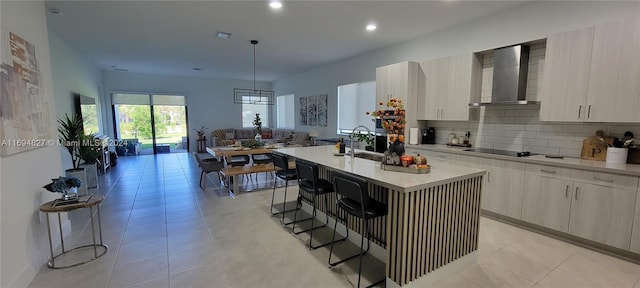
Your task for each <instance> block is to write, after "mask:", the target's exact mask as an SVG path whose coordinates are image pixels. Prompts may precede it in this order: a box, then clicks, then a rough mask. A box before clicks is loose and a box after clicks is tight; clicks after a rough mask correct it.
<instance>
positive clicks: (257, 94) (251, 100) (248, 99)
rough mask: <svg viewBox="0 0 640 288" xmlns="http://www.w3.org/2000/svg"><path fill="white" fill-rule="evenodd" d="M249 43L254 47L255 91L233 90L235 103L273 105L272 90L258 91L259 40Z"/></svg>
mask: <svg viewBox="0 0 640 288" xmlns="http://www.w3.org/2000/svg"><path fill="white" fill-rule="evenodd" d="M249 42H250V43H251V45H253V89H245V88H233V102H234V103H236V104H258V105H273V104H274V101H273V99H274V95H275V93H274V92H273V91H272V90H260V89H256V45H258V40H251V41H249Z"/></svg>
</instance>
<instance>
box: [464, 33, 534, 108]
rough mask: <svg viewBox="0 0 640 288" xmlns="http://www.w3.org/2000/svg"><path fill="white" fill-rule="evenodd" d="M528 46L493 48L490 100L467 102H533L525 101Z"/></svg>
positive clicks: (474, 104)
mask: <svg viewBox="0 0 640 288" xmlns="http://www.w3.org/2000/svg"><path fill="white" fill-rule="evenodd" d="M528 72H529V46H525V45H516V46H510V47H505V48H499V49H496V50H495V54H494V60H493V85H492V89H491V102H479V103H469V106H471V107H479V106H489V105H522V104H535V103H538V102H536V101H527V100H526V99H525V97H526V90H527V74H528Z"/></svg>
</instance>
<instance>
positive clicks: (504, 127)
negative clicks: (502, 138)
mask: <svg viewBox="0 0 640 288" xmlns="http://www.w3.org/2000/svg"><path fill="white" fill-rule="evenodd" d="M504 118H509V117H504ZM496 129H497V130H524V124H496Z"/></svg>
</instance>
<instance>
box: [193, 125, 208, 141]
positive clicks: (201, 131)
mask: <svg viewBox="0 0 640 288" xmlns="http://www.w3.org/2000/svg"><path fill="white" fill-rule="evenodd" d="M208 129H209V128H207V127H204V126H202V127H200V129H197V130H196V129H193V130H194V131H196V133H198V139H200V140H203V139H205V134H204V133H205V132H206V131H207V130H208Z"/></svg>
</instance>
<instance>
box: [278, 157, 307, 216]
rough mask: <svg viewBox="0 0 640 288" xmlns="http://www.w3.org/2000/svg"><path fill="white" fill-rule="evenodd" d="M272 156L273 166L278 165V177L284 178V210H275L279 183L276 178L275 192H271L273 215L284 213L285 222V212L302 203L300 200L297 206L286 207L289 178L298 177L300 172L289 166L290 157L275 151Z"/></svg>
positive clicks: (294, 178) (298, 206) (297, 206)
mask: <svg viewBox="0 0 640 288" xmlns="http://www.w3.org/2000/svg"><path fill="white" fill-rule="evenodd" d="M271 158H272V160H273V166H275V167H276V177H278V178H280V179H282V180H284V201H283V202H282V211H279V212H273V199H274V197H275V195H276V184H277V181H275V179H274V181H273V192H272V193H271V215H278V214H282V220H281V222H284V213H286V212H290V211H293V210H298V209H300V204H301V203H299V202H298V204H297V205H296V208H294V209H289V210H287V209H286V205H287V187H288V186H289V180H296V179H298V174H297V173H296V170H295V169H291V168H289V159H288V158H287V156H284V155H281V154H275V153H274V154H272V155H271Z"/></svg>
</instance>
